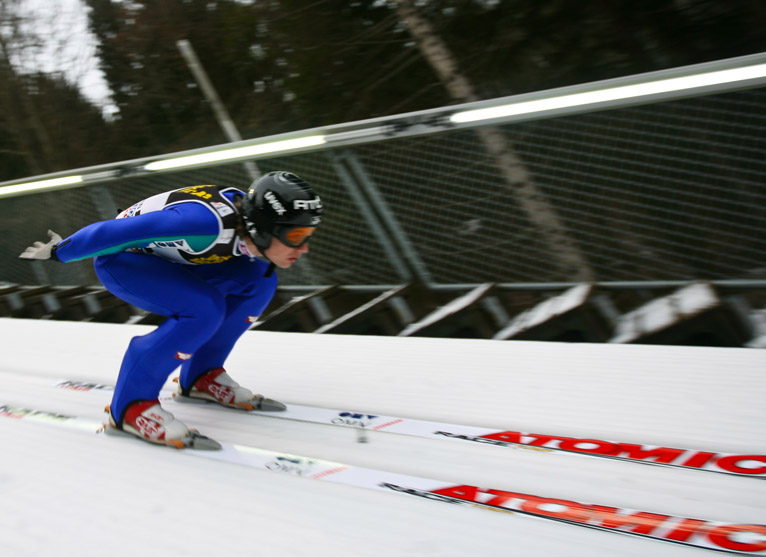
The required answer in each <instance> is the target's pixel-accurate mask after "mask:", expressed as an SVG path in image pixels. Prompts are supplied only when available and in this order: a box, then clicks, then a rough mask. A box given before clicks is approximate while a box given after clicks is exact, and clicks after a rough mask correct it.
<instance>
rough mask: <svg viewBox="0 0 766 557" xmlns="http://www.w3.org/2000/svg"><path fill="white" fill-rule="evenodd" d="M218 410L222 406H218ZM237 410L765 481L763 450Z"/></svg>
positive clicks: (307, 410) (318, 412) (94, 386)
mask: <svg viewBox="0 0 766 557" xmlns="http://www.w3.org/2000/svg"><path fill="white" fill-rule="evenodd" d="M55 386H56V387H57V388H61V389H68V390H74V391H91V392H98V391H109V392H111V391H112V390H114V387H113V386H111V385H105V384H98V383H88V382H82V381H70V380H61V381H58V382H56V383H55ZM173 396H174V393H172V392H171V391H163V392H162V393H161V396H160V399H161V400H170V399H172V398H173ZM211 406H214V407H216V408H218V407H219V405H215V404H211ZM220 408H221V409H222V410H225V408H224V407H222V406H221V407H220ZM236 411H237V412H243V413H246V414H255V415H258V416H268V417H272V418H280V419H287V420H298V421H303V422H311V423H317V424H330V425H337V426H345V427H354V428H359V429H363V430H372V431H382V432H387V433H398V434H401V435H410V436H415V437H423V438H430V439H434V438H437V439H450V440H453V441H468V442H472V443H481V444H485V445H495V446H500V447H512V448H519V449H530V450H537V451H550V452H558V453H570V454H577V455H583V456H589V457H598V458H607V459H612V460H618V461H623V462H638V463H642V464H651V465H655V466H665V467H670V468H681V469H690V470H703V471H707V472H716V473H721V474H729V475H734V476H740V477H748V478H759V479H766V455H764V454H734V453H716V452H709V451H700V450H694V449H680V448H674V447H663V446H657V445H642V444H637V443H621V442H617V441H607V440H602V439H581V438H576V437H566V436H557V435H547V434H539V433H524V432H521V431H508V430H490V429H487V428H481V427H476V426H467V425H458V424H448V423H442V422H432V421H426V420H417V419H412V418H402V417H396V416H382V415H375V414H371V413H366V412H357V411H348V410H340V409H330V408H319V407H316V406H305V405H299V404H288V405H287V410H284V411H282V412H263V411H258V410H253V411H250V412H245V411H242V410H236Z"/></svg>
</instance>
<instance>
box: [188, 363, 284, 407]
mask: <svg viewBox="0 0 766 557" xmlns="http://www.w3.org/2000/svg"><path fill="white" fill-rule="evenodd" d="M175 381H178V379H175ZM175 398H176V400H177V401H178V402H195V400H194V399H196V400H197V401H205V400H207V401H211V402H217V403H218V404H222V405H223V406H227V407H229V408H239V409H241V410H248V411H250V410H260V411H262V412H280V411H282V410H285V409H286V408H287V406H285V405H284V404H282V403H281V402H279V401H276V400H272V399H270V398H266V397H264V396H263V395H256V394H253V392H252V391H251V390H250V389H246V388H245V387H242V386H240V385H239V383H237V382H236V381H234V379H232V378H231V377H229V374H228V373H226V370H225V369H224V368H222V367H219V368H216V369H211V370H209V371H206V372H205V373H203V374H202V375H201V376H200V377H199V378H197V380H196V381H195V382H194V385H193V386H192V387H191V388H188V389H184V388H183V387H182V386H181V382H180V381H178V393H177V394H176V396H175Z"/></svg>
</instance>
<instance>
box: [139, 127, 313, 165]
mask: <svg viewBox="0 0 766 557" xmlns="http://www.w3.org/2000/svg"><path fill="white" fill-rule="evenodd" d="M325 141H326V138H325V136H324V135H311V136H308V137H299V138H297V139H285V140H283V141H273V142H271V143H262V144H261V145H251V146H248V147H236V148H234V149H224V150H222V151H215V152H212V153H203V154H201V155H188V156H185V157H175V158H172V159H164V160H161V161H154V162H150V163H149V164H147V165H145V166H144V170H152V171H154V170H168V169H170V168H180V167H182V166H193V165H197V164H207V163H211V162H220V161H225V160H230V159H239V158H244V157H252V156H255V155H263V154H265V153H276V152H279V151H289V150H292V149H301V148H304V147H313V146H315V145H323V144H324V143H325Z"/></svg>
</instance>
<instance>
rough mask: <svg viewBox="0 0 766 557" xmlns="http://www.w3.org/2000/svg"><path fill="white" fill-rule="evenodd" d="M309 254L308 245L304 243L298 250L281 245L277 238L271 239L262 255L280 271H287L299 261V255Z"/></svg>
mask: <svg viewBox="0 0 766 557" xmlns="http://www.w3.org/2000/svg"><path fill="white" fill-rule="evenodd" d="M308 252H309V244H308V242H306V243H305V244H303V245H302V246H301V247H299V248H294V247H291V246H288V245H286V244H283V243H282V242H281V241H280V240H279V239H278V238H272V239H271V245H270V246H269V247H268V249H267V250H266V253H265V254H264V255H265V256H266V257H268V258H269V261H271V262H272V263H274V265H276V266H277V267H279V268H280V269H287V268H288V267H290V266H292V264H293V263H295V262H296V261H298V259H300V257H301V255H303V254H304V253H308Z"/></svg>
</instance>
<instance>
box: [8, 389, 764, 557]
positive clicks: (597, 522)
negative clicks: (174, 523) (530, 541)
mask: <svg viewBox="0 0 766 557" xmlns="http://www.w3.org/2000/svg"><path fill="white" fill-rule="evenodd" d="M0 417H7V418H12V419H16V420H24V421H36V422H41V423H45V424H49V425H54V426H58V427H64V428H68V429H74V430H79V431H85V432H90V433H91V434H92V433H97V432H99V431H102V430H103V424H102V423H101V422H98V421H95V420H90V419H87V418H82V417H77V416H69V415H64V414H55V413H50V412H46V411H43V410H38V409H29V408H21V407H17V406H11V405H7V404H2V403H0ZM158 450H159V449H158ZM180 453H181V454H184V455H193V456H197V457H201V458H207V459H212V460H218V461H221V462H225V463H229V464H238V465H241V466H247V467H250V468H255V469H261V470H270V471H274V472H282V473H288V474H293V475H295V476H301V477H304V478H310V479H313V480H321V481H329V482H334V483H338V484H343V485H350V486H354V487H360V488H365V489H371V490H375V491H385V492H392V493H398V494H401V495H409V496H414V497H420V498H424V499H430V500H432V501H439V502H443V503H449V504H453V505H467V506H473V507H477V508H481V509H489V510H492V511H501V512H507V513H509V514H516V515H521V516H527V517H531V518H537V519H541V520H548V521H554V522H560V523H564V524H570V525H573V526H581V527H586V528H590V529H595V530H602V531H607V532H616V533H620V534H626V535H631V536H635V537H640V538H647V539H652V540H657V541H662V542H670V543H676V544H681V545H687V546H692V547H697V548H700V549H709V550H715V551H720V552H726V553H733V554H740V555H766V525H761V524H734V523H728V522H718V521H709V520H703V519H699V518H687V517H678V516H671V515H666V514H660V513H652V512H645V511H638V510H635V509H629V508H620V507H613V506H603V505H594V504H592V503H584V502H578V501H570V500H566V499H555V498H550V497H541V496H537V495H530V494H525V493H520V492H515V491H506V490H501V489H486V488H480V487H477V486H472V485H462V484H452V483H448V482H443V481H439V480H437V479H431V478H423V477H418V476H409V475H405V474H397V473H393V472H388V471H384V470H377V469H372V468H363V467H359V466H350V465H347V464H342V463H338V462H331V461H326V460H320V459H314V458H310V457H305V456H297V455H292V454H286V453H279V452H275V451H268V450H264V449H259V448H256V447H248V446H245V445H237V444H229V443H222V444H221V449H220V450H217V451H197V450H192V449H183V450H181V451H180Z"/></svg>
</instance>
